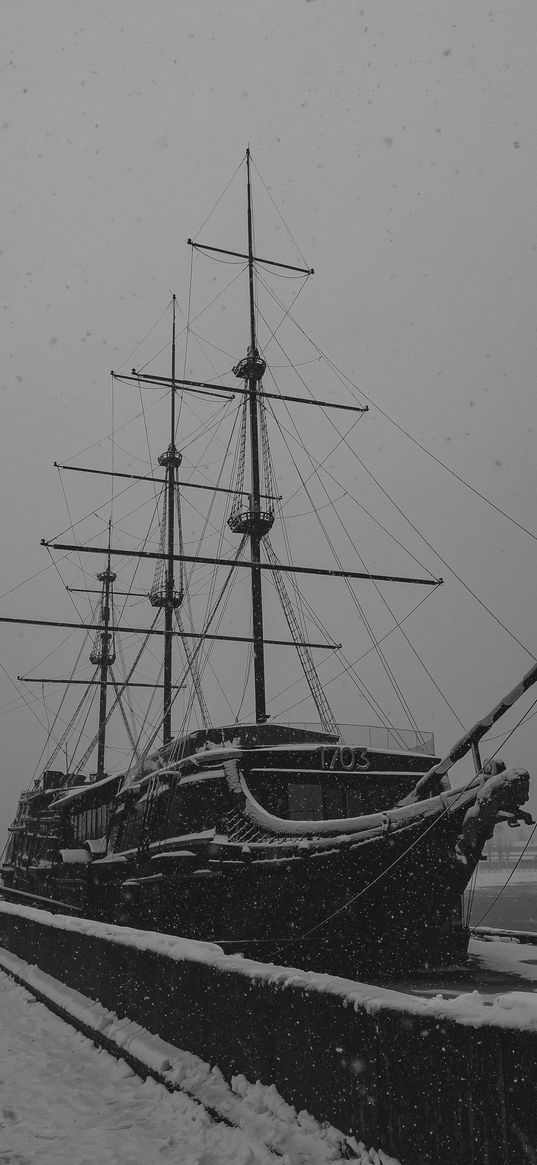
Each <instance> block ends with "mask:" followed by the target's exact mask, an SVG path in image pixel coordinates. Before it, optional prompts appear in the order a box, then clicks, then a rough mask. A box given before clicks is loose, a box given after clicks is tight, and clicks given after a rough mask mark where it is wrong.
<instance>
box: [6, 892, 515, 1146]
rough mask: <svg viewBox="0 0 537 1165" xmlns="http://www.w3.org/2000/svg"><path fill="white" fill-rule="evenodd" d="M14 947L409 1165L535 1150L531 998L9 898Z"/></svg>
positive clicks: (9, 937) (119, 1010)
mask: <svg viewBox="0 0 537 1165" xmlns="http://www.w3.org/2000/svg"><path fill="white" fill-rule="evenodd" d="M0 945H3V946H4V947H5V948H7V949H8V950H10V951H12V952H13V953H14V954H16V955H18V956H19V957H20V958H22V959H24V960H26V962H28V963H30V964H36V965H37V966H39V967H40V968H41V969H42V970H44V971H46V972H47V973H48V974H50V975H53V976H54V977H55V978H57V979H59V980H60V981H61V982H64V983H66V984H68V986H70V987H73V988H75V989H76V990H78V991H80V992H82V993H83V994H85V995H87V996H88V997H89V998H90V999H94V1000H99V1001H100V1002H101V1003H102V1004H103V1005H104V1006H105V1007H107V1008H109V1009H110V1010H113V1011H114V1012H116V1014H117V1015H119V1016H120V1017H122V1016H128V1017H129V1018H130V1019H133V1020H135V1021H136V1022H137V1023H139V1024H141V1025H142V1026H143V1027H144V1028H147V1029H148V1030H149V1031H151V1032H154V1033H155V1034H157V1035H159V1036H161V1037H162V1038H163V1039H165V1040H166V1041H168V1042H169V1043H171V1044H174V1045H175V1046H177V1047H178V1048H182V1049H185V1050H186V1051H190V1052H193V1053H195V1054H196V1055H198V1056H200V1057H201V1058H202V1059H203V1060H206V1061H208V1062H209V1063H211V1064H217V1065H218V1066H219V1067H220V1069H221V1071H222V1072H223V1074H224V1076H226V1077H227V1078H228V1079H231V1077H232V1076H234V1075H237V1074H242V1075H244V1076H245V1077H246V1078H247V1079H249V1080H251V1081H256V1080H260V1081H261V1082H262V1083H264V1084H275V1085H276V1088H277V1089H278V1091H279V1093H280V1094H281V1095H282V1096H283V1097H284V1098H285V1100H286V1101H287V1102H288V1103H290V1104H292V1105H294V1106H295V1107H296V1108H297V1109H299V1110H300V1109H306V1110H307V1111H308V1112H310V1113H311V1114H312V1115H314V1116H315V1117H316V1118H317V1119H318V1120H321V1121H327V1122H329V1123H330V1124H332V1125H335V1126H336V1127H337V1128H340V1129H342V1130H343V1131H345V1132H347V1133H351V1134H354V1135H356V1136H357V1138H359V1139H361V1140H362V1141H365V1142H366V1143H369V1144H377V1145H378V1144H382V1146H383V1148H384V1150H385V1151H387V1152H389V1153H391V1154H393V1156H395V1157H397V1158H398V1159H399V1160H400V1161H401V1162H402V1163H403V1165H416V1163H417V1162H420V1163H421V1165H426V1163H431V1165H432V1163H434V1165H453V1162H454V1161H461V1162H462V1161H464V1163H465V1165H483V1162H485V1161H486V1162H487V1163H488V1165H515V1163H516V1165H525V1163H526V1162H527V1163H528V1165H530V1163H532V1165H533V1163H534V1162H535V1161H536V1160H537V1007H536V1005H535V1003H534V1004H533V1007H532V1000H531V998H530V997H529V996H528V997H524V996H520V998H519V1000H518V1005H517V1000H516V998H515V997H513V998H512V1000H511V1003H509V1005H507V1004H505V1005H504V1006H502V1005H501V1003H499V1004H498V1005H494V1006H493V1007H491V1006H487V1005H486V1003H484V1001H482V1000H481V999H480V997H477V998H476V997H475V996H474V997H462V998H461V999H460V1000H442V999H440V998H439V999H435V1000H427V999H422V998H415V997H411V996H406V995H402V994H400V993H398V992H395V991H392V990H389V989H383V988H380V987H374V986H370V985H367V984H360V983H352V982H351V981H349V980H345V979H337V978H334V977H333V976H328V975H320V974H316V973H307V972H304V971H299V970H292V969H290V968H288V967H274V966H271V965H265V964H260V963H255V962H252V961H250V960H246V959H241V958H240V957H239V956H226V955H224V954H223V953H222V951H221V950H220V948H219V947H217V946H215V945H214V944H210V943H195V942H189V941H187V940H184V939H178V938H174V937H172V936H168V935H158V934H150V933H147V932H144V931H136V930H130V929H129V928H125V927H116V926H108V925H105V924H101V923H97V922H90V921H88V920H85V919H73V918H67V917H65V916H58V915H56V916H53V915H50V914H48V913H46V912H45V911H40V910H34V909H30V908H25V907H19V906H14V905H11V904H8V903H6V902H0ZM533 998H534V1000H535V999H536V998H537V997H533ZM528 1017H529V1018H528ZM534 1021H535V1022H534Z"/></svg>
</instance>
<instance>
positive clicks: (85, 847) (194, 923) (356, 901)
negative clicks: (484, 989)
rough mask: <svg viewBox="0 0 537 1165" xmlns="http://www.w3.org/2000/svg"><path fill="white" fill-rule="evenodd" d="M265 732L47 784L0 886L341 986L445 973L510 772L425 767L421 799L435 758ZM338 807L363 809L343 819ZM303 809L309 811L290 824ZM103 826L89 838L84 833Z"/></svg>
mask: <svg viewBox="0 0 537 1165" xmlns="http://www.w3.org/2000/svg"><path fill="white" fill-rule="evenodd" d="M277 728H278V726H274V725H272V726H270V727H269V726H263V727H262V728H260V727H259V726H257V729H254V730H253V731H254V732H255V734H256V736H257V737H258V738H259V737H262V738H264V746H262V747H260V748H255V747H253V748H252V747H251V746H249V747H244V748H241V747H240V746H239V745H240V742H239V741H238V740H236V741H235V742H234V743H233V744H231V743H230V744H228V745H224V746H221V747H218V746H217V745H215V744H214V743H213V744H212V747H207V745H206V747H205V748H204V749H203V750H202V751H197V752H193V753H192V754H191V755H190V756H186V757H184V758H183V759H182V760H180V761H178V762H173V761H170V762H168V764H165V765H164V766H163V767H161V768H159V769H157V770H156V771H155V772H150V773H145V774H144V773H143V770H142V772H141V773H140V774H139V775H138V776H137V777H136V778H135V779H133V780H131V781H130V782H127V783H125V785H124V787H123V788H122V789H120V790H118V788H117V780H111V779H105V780H103V781H102V782H100V783H97V784H94V785H93V786H82V787H81V788H78V789H77V788H74V789H73V788H72V789H69V790H67V791H63V792H62V790H61V789H56V790H53V789H51V790H50V791H49V801H50V803H49V805H48V806H47V807H44V806H41V809H40V810H39V811H38V812H37V814H34V818H33V827H32V841H33V844H32V845H31V846H30V849H29V848H28V838H29V837H30V831H29V829H28V824H27V825H26V827H22V829H21V827H20V826H19V827H17V826H15V827H14V833H13V838H14V842H13V843H12V849H11V852H10V853H9V854H8V863H7V864H6V863H4V867H3V879H4V886H5V887H6V889H8V887H9V888H10V889H11V891H12V892H14V893H15V896H17V895H18V894H20V893H21V892H22V893H24V894H30V895H33V896H35V901H38V900H39V899H40V898H42V899H50V900H51V901H52V902H53V903H57V904H59V903H64V904H65V906H67V908H69V907H73V908H75V909H76V910H77V911H79V912H81V913H82V914H84V915H86V916H89V917H95V918H98V919H100V920H103V921H109V922H115V923H118V922H119V923H122V924H124V925H129V926H134V927H142V928H146V929H149V930H158V931H164V932H165V933H169V934H178V935H182V936H185V937H188V938H192V939H199V940H202V941H211V942H216V943H218V944H220V945H221V946H222V947H223V949H224V950H226V951H228V952H231V951H233V952H237V951H239V952H242V953H244V954H245V955H248V956H249V957H254V958H258V959H261V960H262V961H265V962H266V961H269V962H273V961H275V962H280V963H281V962H286V961H289V962H291V963H293V964H297V965H300V966H303V967H306V968H309V969H314V970H324V971H327V972H331V973H335V974H342V975H346V976H347V977H352V978H356V977H364V976H375V977H379V978H386V979H390V978H393V977H395V976H397V975H399V974H401V973H402V972H405V971H410V970H413V971H415V970H417V969H420V968H421V969H430V968H432V967H442V966H444V967H445V966H447V965H453V964H460V963H461V962H462V961H463V960H464V957H465V954H466V948H467V943H468V937H469V935H468V930H467V928H465V927H464V926H463V924H462V918H461V895H462V893H463V891H464V889H465V887H466V885H467V884H468V882H469V880H470V878H471V876H472V874H473V873H474V870H475V868H476V865H477V862H478V861H479V858H480V856H481V853H482V850H483V847H484V845H485V842H486V841H487V839H488V837H490V835H491V833H492V830H493V828H494V824H495V822H496V820H498V819H499V818H502V817H503V818H505V816H506V815H507V816H508V817H510V819H511V820H513V821H516V820H518V814H519V813H520V804H521V803H522V802H523V801H525V800H526V798H527V793H528V775H527V773H526V772H525V770H512V771H511V772H510V773H506V772H502V773H500V774H492V775H490V776H488V777H484V776H483V777H480V778H476V779H475V780H474V781H473V782H471V783H470V785H469V786H468V787H466V788H464V789H462V790H457V789H451V790H450V789H447V788H445V787H444V788H439V786H442V785H444V786H445V784H446V782H445V779H444V778H443V777H442V775H441V774H440V775H438V773H435V774H434V776H433V778H432V779H431V780H429V782H428V791H427V795H424V796H421V795H420V793H419V790H418V791H416V787H417V785H418V782H419V781H420V780H421V781H423V780H424V779H425V778H426V777H427V775H428V774H429V773H430V772H431V767H432V768H433V770H434V769H435V768H436V769H437V770H438V769H439V768H441V765H440V764H439V762H438V759H437V758H433V757H430V756H426V755H424V754H420V753H414V754H399V753H393V752H392V753H386V752H380V751H378V750H372V749H362V748H352V747H350V746H345V745H343V746H340V745H337V744H335V743H334V742H333V741H331V742H330V743H328V741H329V738H328V737H325V738H324V743H323V744H319V742H318V741H313V740H311V739H310V740H305V739H304V737H305V735H306V734H298V733H296V734H295V735H296V737H297V740H296V742H295V744H294V746H293V745H291V744H290V743H287V744H285V745H281V744H279V743H277V744H276V745H274V743H273V745H272V747H271V746H270V744H268V741H269V740H270V738H271V737H272V739H273V741H274V737H275V735H276V738H277ZM251 734H252V730H250V735H251ZM300 736H301V738H300ZM319 736H320V734H319ZM190 743H191V744H192V741H191V742H190ZM207 744H208V745H210V744H211V742H210V741H209V742H207ZM183 747H184V742H183ZM342 761H343V763H344V764H345V765H346V766H347V767H345V768H342V767H340V766H341V762H342ZM431 761H433V766H431ZM403 765H405V766H406V768H403V767H402V766H403ZM338 766H339V767H338ZM147 767H152V766H147ZM349 803H351V804H353V805H354V806H355V807H358V806H359V805H360V804H361V805H362V807H364V804H365V807H369V811H368V812H365V813H364V812H362V813H361V814H360V815H357V816H348V815H343V814H344V813H345V809H346V808H347V807H348V805H349ZM368 803H369V806H368ZM379 804H380V805H382V808H381V809H380V810H379V809H378V806H379ZM374 805H376V806H377V809H376V811H375V809H374ZM267 806H268V807H267ZM304 807H306V808H308V807H309V811H310V812H311V813H313V812H315V814H316V817H315V819H311V818H309V819H308V818H300V817H297V816H296V814H297V812H300V810H301V809H302V810H303V811H304ZM274 810H278V811H279V812H280V813H282V814H284V816H277V815H276V813H275V812H274ZM337 812H339V814H340V816H335V814H336V813H337ZM290 813H292V814H293V816H289V814H290ZM53 820H55V822H56V833H55V834H54V832H53V831H52V829H51V828H50V823H51V821H53ZM104 821H106V822H107V832H106V834H103V835H101V836H98V837H97V836H94V837H90V836H89V834H90V833H92V832H93V833H96V832H97V831H98V830H100V829H101V828H102V823H103V822H104ZM194 825H196V826H197V828H193V826H194ZM189 826H190V829H189V828H188V827H189ZM17 829H18V832H17ZM107 839H108V840H107ZM51 843H52V844H51ZM105 848H106V851H107V852H103V851H104V849H105Z"/></svg>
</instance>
